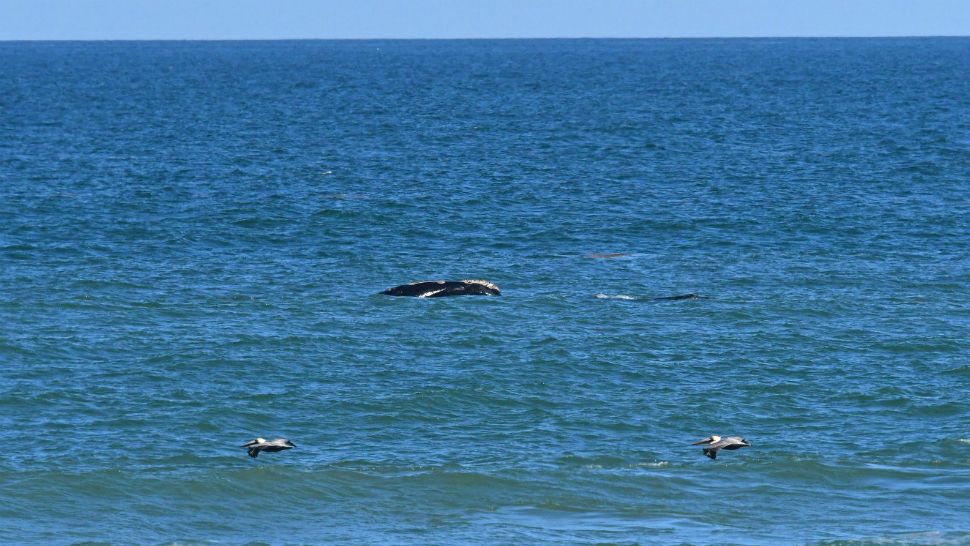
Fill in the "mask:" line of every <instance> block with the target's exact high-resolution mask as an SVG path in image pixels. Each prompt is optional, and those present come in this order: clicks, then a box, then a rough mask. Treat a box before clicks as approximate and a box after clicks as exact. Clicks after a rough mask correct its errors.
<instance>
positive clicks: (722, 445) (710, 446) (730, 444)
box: [691, 434, 751, 459]
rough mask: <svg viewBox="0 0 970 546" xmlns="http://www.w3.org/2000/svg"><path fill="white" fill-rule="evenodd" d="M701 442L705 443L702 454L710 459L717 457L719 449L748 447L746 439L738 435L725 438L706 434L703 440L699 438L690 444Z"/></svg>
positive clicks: (732, 449) (730, 449) (731, 449)
mask: <svg viewBox="0 0 970 546" xmlns="http://www.w3.org/2000/svg"><path fill="white" fill-rule="evenodd" d="M701 444H707V446H705V447H704V455H707V456H708V457H710V458H711V459H717V452H718V450H721V449H726V450H728V451H734V450H735V449H741V448H742V447H748V446H749V445H751V444H749V443H748V441H747V440H745V439H744V438H741V437H740V436H728V437H727V438H721V437H720V436H718V435H716V434H715V435H712V436H708V437H707V438H704V439H703V440H699V441H697V442H694V443H693V444H691V445H692V446H699V445H701Z"/></svg>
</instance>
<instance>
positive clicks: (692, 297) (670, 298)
mask: <svg viewBox="0 0 970 546" xmlns="http://www.w3.org/2000/svg"><path fill="white" fill-rule="evenodd" d="M699 299H701V297H700V296H698V295H697V294H680V295H677V296H664V297H662V298H653V301H680V300H699Z"/></svg>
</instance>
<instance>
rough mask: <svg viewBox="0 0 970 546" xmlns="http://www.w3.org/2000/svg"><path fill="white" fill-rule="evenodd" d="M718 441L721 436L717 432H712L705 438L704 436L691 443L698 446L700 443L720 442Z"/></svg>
mask: <svg viewBox="0 0 970 546" xmlns="http://www.w3.org/2000/svg"><path fill="white" fill-rule="evenodd" d="M720 441H721V437H720V436H718V435H717V434H712V435H711V436H708V437H707V438H704V439H703V440H698V441H696V442H694V443H693V444H691V445H692V446H699V445H701V444H713V443H714V442H720Z"/></svg>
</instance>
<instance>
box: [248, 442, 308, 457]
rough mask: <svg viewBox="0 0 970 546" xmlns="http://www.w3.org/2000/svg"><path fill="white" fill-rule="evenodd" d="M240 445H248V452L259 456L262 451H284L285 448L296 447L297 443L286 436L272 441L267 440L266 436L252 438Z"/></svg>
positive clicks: (253, 455) (251, 455) (250, 454)
mask: <svg viewBox="0 0 970 546" xmlns="http://www.w3.org/2000/svg"><path fill="white" fill-rule="evenodd" d="M239 447H248V448H249V449H248V450H247V453H249V456H250V457H252V458H254V459H255V458H256V457H258V456H259V452H260V451H265V452H267V453H276V452H277V451H283V450H284V449H292V448H294V447H296V444H294V443H293V442H291V441H289V440H287V439H286V438H277V439H275V440H272V441H270V442H267V441H266V439H265V438H256V439H255V440H250V441H248V442H246V443H245V444H243V445H241V446H239Z"/></svg>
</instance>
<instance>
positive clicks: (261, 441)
mask: <svg viewBox="0 0 970 546" xmlns="http://www.w3.org/2000/svg"><path fill="white" fill-rule="evenodd" d="M265 443H266V438H256V439H255V440H250V441H248V442H246V443H245V444H243V445H241V446H239V447H249V446H255V445H259V444H265Z"/></svg>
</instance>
